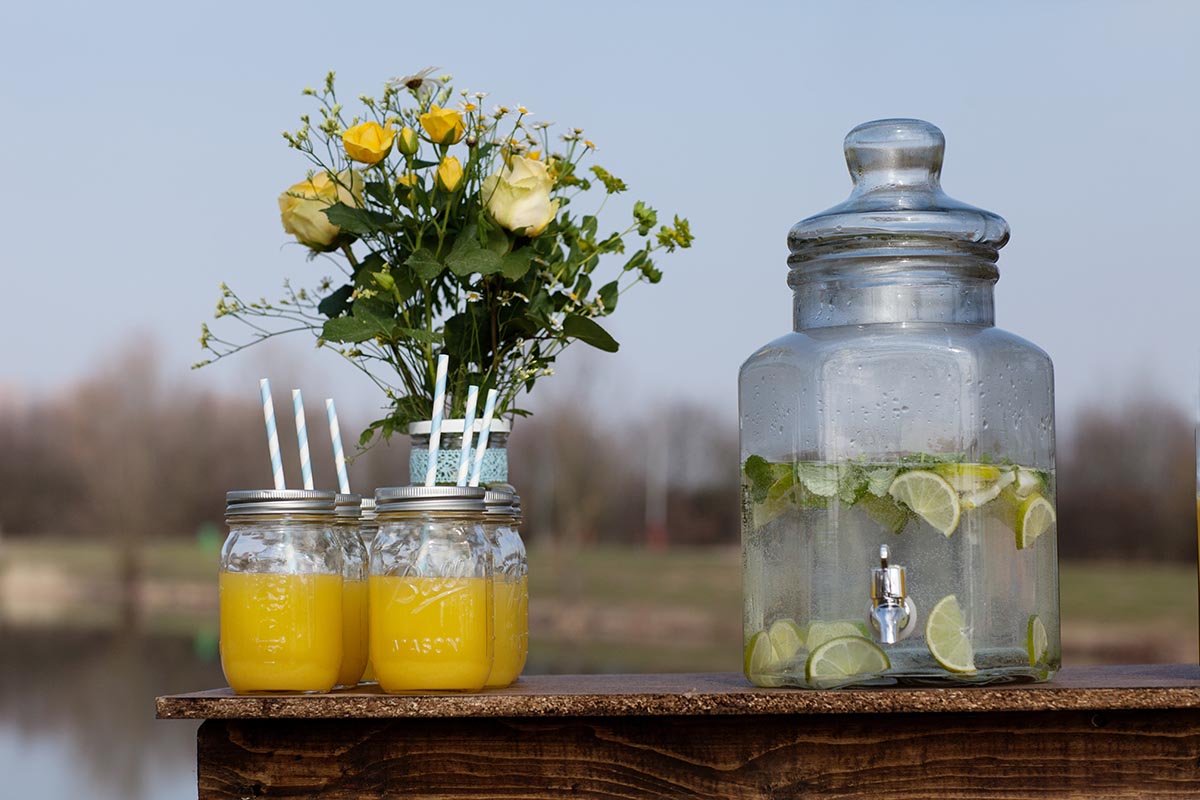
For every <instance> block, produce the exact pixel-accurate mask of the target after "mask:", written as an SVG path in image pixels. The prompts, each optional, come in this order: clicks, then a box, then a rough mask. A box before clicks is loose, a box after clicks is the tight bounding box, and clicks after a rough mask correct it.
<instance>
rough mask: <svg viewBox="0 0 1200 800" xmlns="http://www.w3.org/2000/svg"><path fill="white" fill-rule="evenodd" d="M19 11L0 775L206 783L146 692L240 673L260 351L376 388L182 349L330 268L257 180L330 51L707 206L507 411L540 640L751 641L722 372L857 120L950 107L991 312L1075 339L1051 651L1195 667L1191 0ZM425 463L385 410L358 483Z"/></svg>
mask: <svg viewBox="0 0 1200 800" xmlns="http://www.w3.org/2000/svg"><path fill="white" fill-rule="evenodd" d="M5 16H6V29H7V32H8V36H7V37H6V39H7V44H6V47H5V48H4V50H3V51H2V52H0V107H2V108H3V109H4V112H3V113H4V120H5V124H4V125H0V152H3V153H4V154H5V177H6V191H4V192H2V193H0V214H2V215H3V219H4V220H5V222H6V226H5V230H6V231H7V233H8V235H7V237H6V241H5V245H6V246H5V248H4V251H3V256H2V257H0V269H2V270H3V272H2V274H3V278H4V286H5V289H6V293H5V303H4V312H3V314H0V343H2V344H0V347H2V348H3V349H2V351H0V352H2V353H3V359H2V361H0V774H3V775H4V776H5V780H6V784H7V785H9V786H15V787H16V789H15V790H16V791H17V793H18V794H22V795H29V796H34V795H36V796H39V797H76V796H88V797H93V798H110V797H111V798H143V797H144V798H151V797H154V798H183V797H188V796H193V797H194V796H195V784H194V734H195V726H194V725H190V724H188V723H183V722H157V721H155V720H154V719H153V698H154V696H155V695H156V694H162V693H170V692H181V691H188V690H194V689H200V688H209V687H213V686H218V685H221V684H222V683H223V679H222V676H221V671H220V666H219V663H218V660H217V619H216V606H215V602H216V592H215V580H214V572H215V567H216V559H217V554H218V551H219V548H220V545H221V542H222V540H223V538H224V530H223V527H222V521H221V517H222V510H223V498H224V493H225V491H226V490H228V489H232V488H249V487H255V486H266V485H268V484H269V483H270V469H269V464H268V460H267V453H266V447H265V437H264V435H263V430H262V418H261V411H260V408H259V405H258V394H257V379H258V378H259V377H262V376H268V377H270V378H271V380H272V383H273V385H274V386H275V389H276V394H277V404H279V403H283V406H281V407H286V389H287V388H290V387H293V386H296V387H300V388H302V389H303V390H304V392H305V394H306V395H307V396H308V397H309V398H311V399H310V416H311V415H312V414H314V412H315V411H319V409H320V399H321V398H324V397H335V398H336V399H337V402H338V407H339V410H340V411H341V415H342V428H343V430H344V431H346V432H347V436H349V434H351V433H352V432H354V431H357V430H358V429H360V428H361V427H363V426H364V425H365V424H366V423H367V422H368V421H370V420H371V419H374V418H375V417H376V416H378V405H379V401H378V398H376V397H375V396H374V395H373V394H372V391H371V390H372V387H371V386H370V384H369V383H368V382H367V381H366V380H365V379H364V378H362V376H360V375H359V374H358V373H357V372H355V371H354V370H353V369H351V368H348V367H347V366H345V365H343V364H341V363H340V362H339V361H338V360H337V357H336V356H335V355H332V354H329V353H327V352H324V351H318V350H315V349H314V348H313V343H312V341H310V340H299V339H297V340H294V341H288V340H287V338H286V337H285V338H283V339H280V340H277V341H275V342H272V343H270V344H268V345H265V346H262V347H259V348H255V349H252V350H250V351H248V352H247V353H245V354H243V355H242V356H239V357H238V358H237V359H233V360H230V361H227V362H220V363H218V364H216V365H213V366H210V367H206V368H204V369H202V370H199V371H196V372H192V371H190V370H189V365H190V364H191V363H192V362H194V361H196V360H198V359H200V358H201V357H202V354H201V353H200V351H199V347H198V346H197V344H196V338H197V336H198V334H199V325H200V323H201V322H206V321H208V322H211V317H212V311H213V307H214V305H215V302H216V300H217V295H218V291H217V286H218V284H219V282H220V281H228V282H229V283H230V284H231V285H232V286H234V288H236V289H237V290H238V291H239V293H240V294H242V295H243V296H246V297H256V296H259V295H264V296H274V295H276V294H277V293H278V291H279V289H280V287H281V284H282V281H283V280H284V279H285V278H288V277H290V278H293V279H294V280H297V281H299V282H302V283H303V282H308V283H315V282H316V281H317V280H318V279H319V277H320V276H321V275H322V274H323V271H327V267H326V266H324V265H323V264H322V263H321V262H319V261H318V262H308V261H306V260H305V258H304V254H303V251H302V250H301V249H300V248H298V247H296V246H294V245H292V244H289V242H288V237H287V236H286V235H285V234H284V233H283V231H282V230H281V228H280V225H279V221H278V211H277V208H276V205H275V198H276V196H277V195H278V194H279V192H280V191H282V189H283V188H285V187H286V186H288V185H290V184H292V183H294V182H296V181H297V180H299V179H300V178H301V177H302V176H303V173H304V170H305V168H306V165H305V164H304V163H303V162H302V161H301V160H300V159H299V157H298V155H297V154H296V153H295V152H294V151H291V150H289V149H287V147H286V146H285V144H284V142H283V140H282V139H281V138H280V137H279V133H278V132H279V131H281V130H283V129H284V128H295V127H296V125H297V119H298V117H299V115H300V114H303V113H308V112H309V111H311V107H310V105H309V103H308V102H307V98H304V97H302V96H301V95H300V90H301V89H302V88H303V87H304V86H305V85H309V84H314V85H315V84H318V83H319V82H320V81H321V80H322V78H323V76H324V74H325V72H326V71H327V70H328V69H336V70H338V80H339V87H340V88H341V90H342V92H343V94H344V96H345V97H353V96H355V95H357V94H358V93H360V92H363V93H377V92H378V91H379V90H380V88H381V86H382V83H383V81H384V80H386V79H387V78H390V77H392V76H395V75H399V74H404V73H410V72H415V71H416V70H418V69H420V68H422V67H425V66H428V65H438V66H440V67H443V68H444V69H445V70H446V71H448V72H452V73H453V74H454V75H455V76H456V82H457V85H458V86H459V87H460V88H469V89H471V90H472V91H475V90H484V91H490V92H492V95H491V96H490V97H489V98H488V100H487V101H486V102H488V103H491V102H493V101H494V102H495V103H504V104H507V105H510V106H511V105H516V104H518V103H523V104H525V105H526V106H528V107H529V108H531V109H533V111H534V114H535V119H540V120H548V121H554V122H556V123H557V124H558V126H559V127H560V128H561V129H562V130H566V129H567V128H570V127H575V126H578V127H582V128H584V129H585V130H586V131H587V134H588V136H589V137H590V138H591V139H593V140H594V141H595V142H596V143H597V145H598V146H599V150H598V153H597V161H598V163H601V164H603V165H604V166H606V167H607V168H608V169H610V170H611V171H612V172H614V173H616V174H617V175H619V176H620V177H622V178H624V179H625V180H626V181H627V182H628V183H629V185H630V186H631V191H630V192H629V194H628V200H627V202H626V203H625V204H624V205H621V204H619V203H618V204H614V205H613V206H610V208H609V209H608V211H612V212H613V219H614V221H613V223H612V224H613V226H614V227H615V226H616V224H617V223H618V222H619V221H620V219H621V218H623V215H624V214H625V213H626V209H627V208H628V206H629V205H631V204H632V201H633V200H634V199H645V200H646V201H648V202H649V203H650V204H651V205H654V206H655V207H657V208H658V209H659V211H660V212H662V213H676V212H678V213H680V214H682V215H685V216H688V217H690V219H691V221H692V228H693V230H694V232H695V233H696V235H697V240H696V245H695V247H694V248H693V249H692V250H691V251H686V252H682V253H679V254H677V255H676V256H675V257H672V258H667V259H664V262H663V264H662V267H663V269H664V272H665V274H666V277H665V279H664V281H663V283H662V284H661V285H660V286H658V287H655V288H645V289H644V290H639V291H637V292H634V293H631V294H630V295H628V296H627V299H623V300H622V308H621V310H620V312H619V313H617V314H616V315H615V316H614V317H612V318H611V320H610V322H611V323H612V330H613V333H614V334H615V335H616V337H617V338H618V339H619V340H620V341H621V343H622V348H621V351H620V352H619V353H617V354H615V355H612V356H606V355H603V354H599V353H594V352H590V351H587V350H586V349H584V347H583V346H582V345H581V346H578V347H577V348H576V349H572V350H568V351H567V353H566V354H565V355H564V357H563V358H562V359H561V362H560V365H559V370H558V374H557V375H556V376H554V377H553V378H549V379H547V380H546V381H545V382H544V384H542V385H539V386H538V388H537V391H536V394H535V395H534V396H533V397H532V398H531V399H530V400H529V403H528V407H530V408H532V409H533V410H534V411H535V415H534V416H533V417H532V418H531V419H527V420H520V421H519V422H518V424H517V426H516V429H515V431H514V433H513V435H512V437H511V439H510V464H511V470H512V481H513V483H514V484H516V486H517V487H518V489H519V491H520V492H521V494H522V496H523V498H524V509H525V512H526V516H527V519H528V524H527V527H526V532H525V533H526V539H527V541H528V544H529V550H530V560H531V576H532V584H531V595H532V599H531V626H532V646H531V653H530V661H529V668H528V671H529V672H593V671H595V672H600V671H602V672H621V671H648V670H658V671H706V670H719V671H736V670H738V669H740V663H741V654H742V651H741V630H740V627H741V623H740V620H741V610H740V593H741V586H740V565H739V552H738V528H737V480H738V477H737V476H738V467H737V464H738V455H737V413H736V412H737V410H736V391H735V387H736V373H737V368H738V366H739V364H740V363H741V361H742V360H743V359H744V358H745V357H746V356H748V355H749V354H750V352H752V351H753V350H754V349H755V348H756V347H758V346H759V345H761V344H763V343H765V342H767V341H769V340H770V339H773V338H775V337H776V336H778V335H780V334H782V333H784V332H786V331H787V330H789V329H790V293H789V292H788V290H787V287H786V283H785V278H786V266H785V261H784V259H785V256H786V247H785V235H786V232H787V230H788V228H789V227H790V225H791V224H793V223H794V222H796V221H797V220H799V219H801V218H803V217H805V216H808V215H810V214H812V213H815V212H817V211H819V210H821V209H823V208H826V207H828V206H831V205H834V204H835V203H837V202H840V201H841V200H842V199H843V198H844V197H845V196H846V194H847V193H848V192H849V186H850V184H849V180H848V178H847V176H846V173H845V165H844V162H843V160H842V154H841V139H842V137H843V136H844V135H845V133H846V131H848V130H849V129H850V128H851V127H853V126H854V125H856V124H858V123H859V122H863V121H865V120H868V119H874V118H880V117H887V116H916V117H922V118H925V119H929V120H931V121H933V122H935V123H936V124H938V125H939V126H941V127H942V129H943V130H944V131H945V133H946V137H947V142H948V145H947V156H946V166H945V170H944V176H943V177H944V185H945V187H946V189H947V191H948V192H949V193H950V194H951V195H953V196H955V197H957V198H959V199H961V200H964V201H966V202H970V203H973V204H976V205H980V206H983V207H985V208H988V209H990V210H993V211H996V212H998V213H1000V214H1002V215H1003V216H1005V217H1006V218H1007V219H1008V221H1009V223H1010V224H1011V226H1012V229H1013V239H1012V243H1011V244H1010V245H1009V246H1008V247H1007V248H1006V249H1005V250H1004V252H1003V253H1002V257H1001V260H1000V271H1001V281H1000V283H999V284H998V286H997V321H998V324H1000V325H1001V326H1002V327H1004V328H1007V329H1009V330H1012V331H1014V332H1016V333H1018V334H1020V335H1022V336H1025V337H1027V338H1029V339H1031V340H1033V341H1034V342H1036V343H1038V344H1039V345H1041V346H1042V347H1043V348H1044V349H1046V350H1047V351H1048V352H1049V353H1050V354H1051V356H1052V357H1053V358H1054V360H1055V365H1056V368H1057V383H1058V423H1059V440H1058V490H1059V531H1060V550H1061V554H1062V559H1063V561H1062V602H1063V645H1064V662H1065V663H1066V664H1067V665H1075V666H1077V665H1082V664H1097V663H1135V662H1179V661H1194V660H1195V659H1196V655H1197V644H1198V642H1197V611H1196V609H1197V600H1196V537H1195V530H1196V516H1195V514H1196V506H1195V505H1194V500H1195V471H1194V466H1195V448H1194V444H1193V442H1194V427H1195V409H1196V385H1197V379H1198V369H1197V368H1198V365H1200V357H1198V354H1197V345H1196V341H1197V337H1196V324H1195V318H1196V315H1195V310H1194V308H1195V301H1194V298H1195V297H1197V296H1200V274H1198V273H1197V270H1196V259H1195V258H1194V256H1193V254H1192V253H1191V252H1190V250H1189V247H1188V244H1187V243H1188V237H1187V236H1185V235H1184V234H1185V233H1187V232H1188V231H1189V230H1190V229H1191V226H1192V220H1193V218H1194V216H1195V210H1196V199H1195V189H1194V187H1195V186H1196V185H1197V183H1198V182H1200V161H1197V160H1196V159H1194V158H1192V157H1191V156H1190V152H1191V150H1190V148H1191V147H1192V145H1191V136H1192V135H1193V133H1194V131H1196V130H1197V129H1200V106H1198V105H1197V104H1196V103H1195V87H1194V78H1195V76H1196V75H1197V74H1200V64H1198V63H1197V62H1198V61H1200V57H1198V56H1197V52H1198V51H1197V49H1196V48H1195V47H1194V41H1195V39H1196V37H1197V35H1198V34H1200V6H1197V5H1195V4H1190V3H1186V2H1182V1H1181V2H1137V3H1134V2H1127V3H1119V2H1090V3H1070V2H1057V3H1032V2H1030V3H1022V2H1011V3H1005V4H997V5H989V6H983V5H979V4H970V5H967V4H960V3H950V2H945V3H940V2H912V3H905V4H893V3H855V4H832V3H825V4H817V3H794V2H793V3H777V4H773V3H755V2H748V3H742V4H739V5H738V6H737V8H736V11H732V10H730V7H729V6H728V4H706V3H688V4H686V5H684V4H679V5H674V4H668V3H663V4H647V3H633V2H614V3H606V4H604V6H603V7H602V8H601V7H599V6H589V5H580V4H576V5H571V6H567V5H563V6H561V7H557V6H556V7H549V8H539V9H532V8H528V9H527V8H521V9H517V8H503V9H500V8H499V7H498V6H495V4H487V3H482V2H459V3H455V4H453V6H445V5H443V6H439V5H436V4H420V5H418V4H411V3H403V2H391V3H373V2H360V3H357V4H354V6H353V7H335V6H331V5H330V4H328V3H322V4H317V3H305V2H291V3H288V4H287V5H277V4H244V3H243V4H237V5H233V4H227V3H221V2H214V3H208V4H204V5H203V7H199V6H197V7H172V6H171V5H170V4H168V5H162V4H139V3H133V2H123V1H121V0H118V1H117V2H114V3H109V4H104V5H83V4H79V5H74V4H66V3H56V2H43V3H37V4H23V5H21V6H20V7H18V8H14V9H9V10H6V12H5ZM214 330H220V329H219V328H218V326H217V325H214ZM220 332H223V333H229V334H232V333H233V331H231V330H229V329H225V330H223V331H220ZM285 418H286V415H284V417H282V418H281V426H280V427H281V431H282V433H283V435H284V439H285V441H284V453H285V458H286V459H288V460H287V463H286V469H287V471H288V475H289V480H291V481H295V480H296V479H297V478H298V476H299V468H298V464H297V463H296V458H295V455H294V454H295V449H294V438H293V441H292V443H289V441H288V436H289V429H290V427H291V426H290V425H288V424H286V419H285ZM318 421H319V415H318V416H312V418H311V419H310V425H309V427H310V430H312V431H314V434H313V435H311V437H310V438H311V444H312V447H313V451H314V458H315V459H316V462H315V463H316V476H317V484H318V487H319V488H333V487H334V484H335V481H334V472H333V468H332V457H331V455H330V448H329V443H328V441H327V439H325V438H323V437H322V436H321V435H318V434H317V433H316V432H319V431H322V427H321V426H320V425H318V424H317V423H318ZM291 435H292V436H293V437H294V432H291ZM407 464H408V449H407V443H406V442H405V441H402V440H401V439H393V441H392V442H391V444H390V446H387V447H379V448H375V449H373V450H370V451H368V452H366V453H364V454H362V455H361V456H359V457H358V458H357V459H356V460H355V461H354V463H353V465H352V466H351V480H352V484H353V486H354V487H355V488H362V489H366V490H369V488H371V487H375V486H379V485H389V484H396V483H403V482H405V481H406V479H407Z"/></svg>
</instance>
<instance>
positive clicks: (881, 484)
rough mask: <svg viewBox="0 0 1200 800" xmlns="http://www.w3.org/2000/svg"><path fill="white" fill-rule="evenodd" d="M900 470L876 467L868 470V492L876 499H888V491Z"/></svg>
mask: <svg viewBox="0 0 1200 800" xmlns="http://www.w3.org/2000/svg"><path fill="white" fill-rule="evenodd" d="M899 472H900V470H899V469H897V468H896V467H875V468H874V469H869V470H867V491H869V492H870V493H871V494H873V495H875V496H876V497H887V493H888V489H890V488H892V481H894V480H896V474H897V473H899Z"/></svg>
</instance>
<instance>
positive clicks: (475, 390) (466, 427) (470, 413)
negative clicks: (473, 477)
mask: <svg viewBox="0 0 1200 800" xmlns="http://www.w3.org/2000/svg"><path fill="white" fill-rule="evenodd" d="M478 404H479V387H478V386H468V387H467V409H466V412H465V413H464V414H463V435H462V455H460V456H459V457H458V484H457V485H459V486H466V485H467V473H468V471H469V469H470V467H471V437H472V436H473V435H474V434H475V406H476V405H478Z"/></svg>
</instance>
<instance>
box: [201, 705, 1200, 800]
mask: <svg viewBox="0 0 1200 800" xmlns="http://www.w3.org/2000/svg"><path fill="white" fill-rule="evenodd" d="M198 755H199V772H198V781H199V797H200V800H218V799H221V800H224V799H226V798H243V797H267V798H299V797H306V798H307V797H312V798H329V799H330V800H335V799H336V800H341V799H345V800H349V798H355V800H362V799H369V798H382V797H385V796H386V797H439V798H443V797H453V798H543V797H544V798H551V797H554V798H561V797H567V796H574V797H587V798H601V799H603V800H607V799H609V798H612V799H614V800H615V799H616V798H668V797H669V798H748V799H752V800H759V799H760V798H761V799H762V800H767V799H768V798H771V800H783V799H784V798H821V799H822V800H824V799H826V798H829V799H834V798H836V800H858V798H872V800H878V798H885V799H886V800H918V799H919V800H928V798H936V799H937V800H975V799H976V798H979V799H980V800H982V799H983V798H988V800H993V799H994V798H1030V799H1036V798H1055V800H1063V799H1065V800H1073V799H1075V798H1142V797H1151V798H1161V799H1162V800H1170V799H1171V798H1196V797H1200V766H1198V765H1200V711H1198V710H1195V709H1187V710H1173V711H1117V712H1109V713H1103V714H1098V713H1086V712H1078V711H1068V712H1054V711H1049V712H1018V713H1002V714H978V713H946V714H885V715H867V714H855V715H844V716H830V715H811V716H806V717H799V718H798V717H787V716H781V715H768V716H716V717H698V716H667V717H659V718H656V719H653V720H646V719H639V718H634V717H603V718H595V717H592V718H565V719H547V718H540V719H496V718H473V719H466V718H462V719H392V720H312V721H306V722H303V723H297V722H295V721H288V720H217V721H209V722H205V723H204V724H203V725H202V726H201V727H200V733H199V740H198Z"/></svg>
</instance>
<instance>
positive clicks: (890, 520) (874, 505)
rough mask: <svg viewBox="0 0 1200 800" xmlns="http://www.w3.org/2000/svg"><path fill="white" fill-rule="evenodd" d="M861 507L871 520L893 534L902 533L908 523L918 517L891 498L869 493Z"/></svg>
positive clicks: (863, 499)
mask: <svg viewBox="0 0 1200 800" xmlns="http://www.w3.org/2000/svg"><path fill="white" fill-rule="evenodd" d="M861 505H862V507H863V508H864V509H866V512H867V515H868V516H870V517H871V519H873V520H875V522H877V523H878V524H879V525H880V526H881V527H883V528H884V529H886V530H888V531H890V532H892V533H900V532H901V531H902V530H904V528H905V526H907V525H908V521H909V520H910V519H912V518H914V517H915V516H916V515H915V514H913V513H912V512H911V511H909V510H908V509H907V508H906V507H903V506H900V505H899V504H897V503H896V501H895V500H893V499H892V498H891V497H878V496H876V495H874V494H870V493H868V494H866V495H864V496H863V498H862V500H861Z"/></svg>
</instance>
